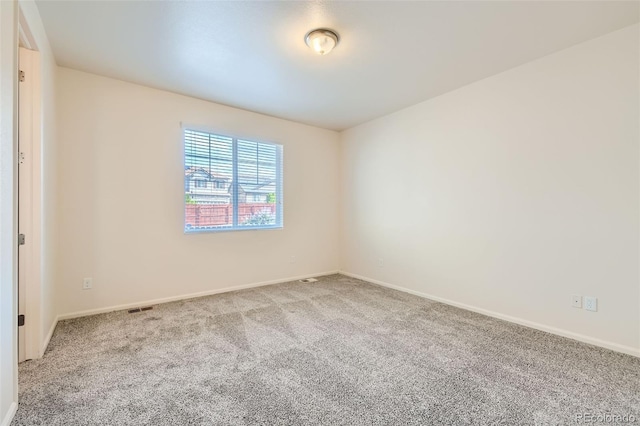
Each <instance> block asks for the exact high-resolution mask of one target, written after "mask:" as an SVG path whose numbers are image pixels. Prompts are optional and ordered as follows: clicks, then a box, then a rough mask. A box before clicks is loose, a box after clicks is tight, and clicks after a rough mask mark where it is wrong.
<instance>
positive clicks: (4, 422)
mask: <svg viewBox="0 0 640 426" xmlns="http://www.w3.org/2000/svg"><path fill="white" fill-rule="evenodd" d="M16 411H18V403H17V402H13V403H11V405H10V406H9V411H7V414H6V415H5V416H4V419H2V422H1V423H0V426H9V425H10V424H11V420H13V416H15V414H16Z"/></svg>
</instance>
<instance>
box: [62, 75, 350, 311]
mask: <svg viewBox="0 0 640 426" xmlns="http://www.w3.org/2000/svg"><path fill="white" fill-rule="evenodd" d="M57 93H58V103H57V107H58V117H59V121H58V130H59V132H58V136H59V150H58V152H57V161H58V166H59V170H60V173H59V189H60V192H59V194H60V198H59V200H58V201H59V202H58V206H59V219H60V220H59V230H58V232H59V235H60V245H59V251H58V252H59V262H60V264H59V265H60V275H59V278H60V281H59V283H58V284H59V286H58V288H57V291H56V293H57V303H58V305H59V309H60V312H61V314H62V315H63V316H64V315H65V314H69V313H74V312H78V311H85V310H91V309H100V308H105V307H110V306H116V305H122V304H130V303H136V302H142V301H147V300H153V299H161V298H169V297H174V296H179V295H185V294H191V293H198V292H206V291H213V290H216V289H223V288H228V287H233V286H239V285H246V284H252V283H258V282H263V281H270V280H281V279H286V278H289V277H296V276H303V275H313V274H319V273H325V272H332V271H337V269H338V266H339V259H338V254H337V247H338V229H339V226H338V216H339V213H338V207H337V198H338V196H337V192H338V178H337V173H338V150H339V146H338V143H339V135H338V133H336V132H333V131H329V130H323V129H319V128H314V127H311V126H306V125H301V124H297V123H293V122H290V121H286V120H281V119H276V118H273V117H268V116H264V115H260V114H255V113H251V112H247V111H243V110H239V109H235V108H230V107H226V106H222V105H217V104H213V103H210V102H205V101H201V100H197V99H193V98H189V97H185V96H180V95H176V94H173V93H169V92H164V91H160V90H155V89H150V88H147V87H142V86H139V85H134V84H130V83H124V82H121V81H117V80H113V79H109V78H104V77H99V76H96V75H92V74H87V73H83V72H79V71H74V70H70V69H66V68H59V69H58V87H57ZM181 122H183V123H187V124H191V125H199V126H206V127H209V128H213V129H218V130H219V131H220V132H227V133H230V134H235V135H239V136H243V137H247V138H258V139H260V140H267V141H272V142H276V143H281V144H283V145H284V203H285V204H284V229H282V230H261V231H257V230H253V231H241V232H220V233H203V234H189V235H185V234H184V233H183V201H184V192H183V191H184V186H183V185H184V184H183V177H184V168H183V167H184V166H183V162H182V161H183V160H182V130H181V125H180V123H181ZM292 256H295V257H296V262H295V263H291V257H292ZM83 277H92V278H93V287H94V288H93V289H92V290H82V279H83Z"/></svg>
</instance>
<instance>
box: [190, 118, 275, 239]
mask: <svg viewBox="0 0 640 426" xmlns="http://www.w3.org/2000/svg"><path fill="white" fill-rule="evenodd" d="M184 179H185V180H184V189H185V206H184V209H185V220H184V230H185V232H199V231H219V230H239V229H265V228H281V227H282V145H277V144H273V143H266V142H255V141H249V140H245V139H239V138H234V137H230V136H223V135H217V134H212V133H208V132H203V131H199V130H191V129H185V130H184ZM207 182H212V184H211V185H207ZM225 188H227V190H224V189H225Z"/></svg>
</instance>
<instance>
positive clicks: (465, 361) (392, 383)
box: [12, 275, 640, 426]
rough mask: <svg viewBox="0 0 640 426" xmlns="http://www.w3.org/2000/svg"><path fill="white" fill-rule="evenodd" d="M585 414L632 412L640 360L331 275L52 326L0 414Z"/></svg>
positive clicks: (570, 419)
mask: <svg viewBox="0 0 640 426" xmlns="http://www.w3.org/2000/svg"><path fill="white" fill-rule="evenodd" d="M585 414H590V415H594V416H597V415H602V416H605V415H609V416H612V415H614V416H615V415H619V416H628V415H632V416H635V419H636V422H640V359H638V358H634V357H631V356H626V355H622V354H619V353H615V352H611V351H608V350H604V349H600V348H596V347H593V346H589V345H586V344H582V343H578V342H575V341H572V340H568V339H564V338H561V337H557V336H553V335H549V334H546V333H543V332H539V331H535V330H531V329H528V328H524V327H521V326H518V325H514V324H510V323H507V322H504V321H500V320H496V319H493V318H489V317H486V316H482V315H478V314H475V313H471V312H468V311H464V310H460V309H457V308H453V307H450V306H447V305H443V304H440V303H435V302H431V301H429V300H426V299H422V298H419V297H415V296H411V295H408V294H405V293H401V292H398V291H394V290H389V289H386V288H382V287H379V286H376V285H373V284H369V283H366V282H363V281H359V280H355V279H351V278H348V277H344V276H340V275H334V276H329V277H323V278H321V280H320V281H319V282H317V283H312V284H304V283H299V282H290V283H283V284H278V285H272V286H267V287H261V288H257V289H252V290H245V291H238V292H233V293H225V294H220V295H215V296H210V297H204V298H200V299H193V300H189V301H184V302H176V303H168V304H164V305H158V306H155V307H154V309H153V310H151V311H147V312H141V313H136V314H129V313H127V312H115V313H110V314H104V315H96V316H92V317H86V318H80V319H76V320H68V321H63V322H61V323H60V324H59V325H58V327H57V329H56V331H55V334H54V336H53V339H52V341H51V344H50V347H49V350H48V351H47V353H46V354H45V356H44V358H43V359H41V360H37V361H29V362H26V363H23V364H21V366H20V407H19V409H18V412H17V414H16V417H15V419H14V421H13V423H12V425H65V426H69V425H244V424H252V425H255V424H261V425H265V424H283V425H284V424H287V425H300V424H327V425H333V424H343V425H373V424H375V425H405V424H415V425H418V424H419V425H429V424H432V425H436V424H443V425H445V424H446V425H461V424H482V425H486V424H503V425H529V424H531V425H532V424H539V425H549V424H580V423H584V422H583V421H578V422H576V419H577V417H576V416H577V415H582V416H584V415H585ZM608 418H609V419H611V417H608ZM583 419H584V417H583ZM603 419H604V418H603ZM618 420H620V421H619V423H620V422H622V421H623V420H624V417H620V418H619V419H618ZM600 424H604V423H600ZM608 424H615V422H614V423H608Z"/></svg>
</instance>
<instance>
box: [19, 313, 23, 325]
mask: <svg viewBox="0 0 640 426" xmlns="http://www.w3.org/2000/svg"><path fill="white" fill-rule="evenodd" d="M23 325H24V315H18V327H22V326H23Z"/></svg>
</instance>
